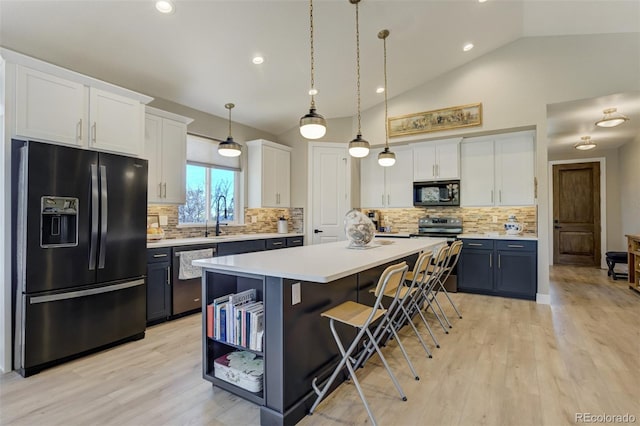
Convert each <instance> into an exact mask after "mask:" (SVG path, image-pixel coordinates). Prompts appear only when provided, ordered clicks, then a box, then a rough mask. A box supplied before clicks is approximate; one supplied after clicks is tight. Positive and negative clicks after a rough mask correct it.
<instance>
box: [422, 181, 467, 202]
mask: <svg viewBox="0 0 640 426" xmlns="http://www.w3.org/2000/svg"><path fill="white" fill-rule="evenodd" d="M413 205H414V206H416V207H428V206H459V205H460V181H459V180H438V181H432V182H414V183H413Z"/></svg>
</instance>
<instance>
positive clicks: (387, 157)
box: [378, 30, 396, 167]
mask: <svg viewBox="0 0 640 426" xmlns="http://www.w3.org/2000/svg"><path fill="white" fill-rule="evenodd" d="M387 37H389V30H382V31H380V32H379V33H378V38H379V39H382V43H383V46H384V87H387ZM388 118H389V117H388V113H387V91H386V90H385V91H384V151H382V152H381V153H380V154H378V164H380V165H381V166H382V167H389V166H393V165H394V164H396V155H395V154H394V153H393V152H391V151H389V128H388V127H387V119H388Z"/></svg>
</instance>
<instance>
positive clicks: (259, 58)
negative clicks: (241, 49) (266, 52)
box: [252, 56, 264, 65]
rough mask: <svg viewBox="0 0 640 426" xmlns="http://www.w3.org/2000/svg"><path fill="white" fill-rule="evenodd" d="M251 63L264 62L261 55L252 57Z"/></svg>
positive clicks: (258, 63)
mask: <svg viewBox="0 0 640 426" xmlns="http://www.w3.org/2000/svg"><path fill="white" fill-rule="evenodd" d="M252 61H253V63H254V64H256V65H260V64H261V63H263V62H264V58H263V57H262V56H256V57H254V58H253V60H252Z"/></svg>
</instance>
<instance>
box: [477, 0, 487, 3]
mask: <svg viewBox="0 0 640 426" xmlns="http://www.w3.org/2000/svg"><path fill="white" fill-rule="evenodd" d="M486 1H487V0H478V3H484V2H486Z"/></svg>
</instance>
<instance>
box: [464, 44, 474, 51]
mask: <svg viewBox="0 0 640 426" xmlns="http://www.w3.org/2000/svg"><path fill="white" fill-rule="evenodd" d="M471 49H473V43H467V44H465V45H464V46H462V50H464V51H465V52H468V51H470V50H471Z"/></svg>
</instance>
